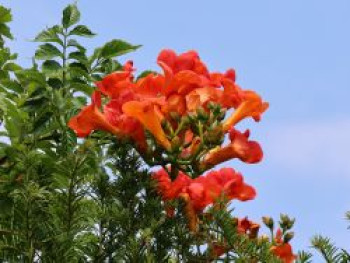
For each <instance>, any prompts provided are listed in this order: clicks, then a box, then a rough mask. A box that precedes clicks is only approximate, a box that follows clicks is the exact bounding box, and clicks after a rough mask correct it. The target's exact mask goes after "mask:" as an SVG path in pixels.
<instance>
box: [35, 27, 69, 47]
mask: <svg viewBox="0 0 350 263" xmlns="http://www.w3.org/2000/svg"><path fill="white" fill-rule="evenodd" d="M61 31H62V29H61V27H59V26H57V25H56V26H53V27H50V28H47V29H45V30H43V31H42V32H40V33H39V34H38V35H37V36H36V37H35V39H34V41H35V42H53V43H58V44H60V45H61V46H63V42H62V40H61V39H60V38H59V36H58V33H61Z"/></svg>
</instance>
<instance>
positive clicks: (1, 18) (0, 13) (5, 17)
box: [0, 5, 12, 23]
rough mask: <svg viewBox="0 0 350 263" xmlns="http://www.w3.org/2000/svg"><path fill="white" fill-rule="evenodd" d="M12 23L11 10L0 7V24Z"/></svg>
mask: <svg viewBox="0 0 350 263" xmlns="http://www.w3.org/2000/svg"><path fill="white" fill-rule="evenodd" d="M11 21H12V15H11V10H10V9H7V8H5V7H3V6H1V5H0V23H8V22H11Z"/></svg>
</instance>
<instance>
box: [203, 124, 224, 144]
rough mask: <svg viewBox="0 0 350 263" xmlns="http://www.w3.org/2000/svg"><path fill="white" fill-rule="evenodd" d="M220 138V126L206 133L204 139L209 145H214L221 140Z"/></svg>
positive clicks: (221, 133)
mask: <svg viewBox="0 0 350 263" xmlns="http://www.w3.org/2000/svg"><path fill="white" fill-rule="evenodd" d="M222 136H223V132H222V128H221V126H216V127H215V128H213V129H212V130H210V131H208V133H207V136H206V138H205V139H206V140H207V141H208V142H210V143H216V142H219V141H220V140H221V137H222Z"/></svg>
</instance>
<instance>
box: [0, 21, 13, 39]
mask: <svg viewBox="0 0 350 263" xmlns="http://www.w3.org/2000/svg"><path fill="white" fill-rule="evenodd" d="M0 35H3V36H5V37H7V38H9V39H13V36H12V34H11V31H10V28H9V27H8V26H7V25H5V24H0Z"/></svg>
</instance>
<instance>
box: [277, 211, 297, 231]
mask: <svg viewBox="0 0 350 263" xmlns="http://www.w3.org/2000/svg"><path fill="white" fill-rule="evenodd" d="M280 219H281V221H280V226H281V228H282V229H285V230H288V229H291V228H292V227H293V225H294V222H295V219H291V218H290V217H289V216H288V215H285V214H281V216H280Z"/></svg>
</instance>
